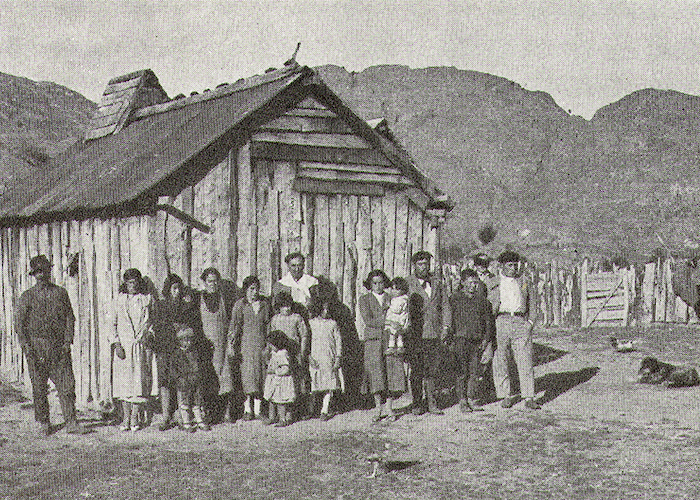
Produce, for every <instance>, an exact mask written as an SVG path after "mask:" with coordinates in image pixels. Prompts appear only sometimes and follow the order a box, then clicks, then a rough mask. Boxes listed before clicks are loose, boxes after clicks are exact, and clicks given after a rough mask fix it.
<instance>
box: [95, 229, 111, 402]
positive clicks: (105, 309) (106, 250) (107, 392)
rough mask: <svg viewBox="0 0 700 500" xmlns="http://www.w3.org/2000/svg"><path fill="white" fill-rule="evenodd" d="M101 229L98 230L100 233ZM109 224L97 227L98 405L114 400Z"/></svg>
mask: <svg viewBox="0 0 700 500" xmlns="http://www.w3.org/2000/svg"><path fill="white" fill-rule="evenodd" d="M98 228H99V230H98ZM111 228H112V223H111V221H110V220H103V221H101V222H100V223H99V225H98V226H96V227H95V229H96V231H95V254H96V257H97V259H96V262H95V274H96V276H97V283H96V290H97V294H96V296H97V308H98V320H97V342H98V369H97V380H98V396H97V399H96V401H98V402H100V403H103V404H106V403H108V402H110V401H111V399H112V384H111V366H110V365H111V354H112V349H111V345H110V339H111V337H112V332H111V328H112V324H113V323H112V316H111V305H112V273H111V263H112V255H111V254H112V249H111V241H112V238H111Z"/></svg>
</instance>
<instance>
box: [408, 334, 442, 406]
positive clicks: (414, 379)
mask: <svg viewBox="0 0 700 500" xmlns="http://www.w3.org/2000/svg"><path fill="white" fill-rule="evenodd" d="M441 349H442V342H441V341H440V339H415V340H413V342H411V345H410V348H409V349H408V351H407V353H406V357H407V360H408V363H409V365H410V366H411V377H410V379H411V394H412V395H413V403H414V404H415V405H419V404H422V403H421V402H422V401H423V398H424V397H425V396H426V395H427V396H428V397H430V396H432V394H424V393H423V380H424V379H425V380H426V386H427V387H426V392H428V393H430V392H431V391H432V390H434V386H435V382H434V381H435V378H436V377H437V375H438V371H439V370H440V365H441V357H442V352H441Z"/></svg>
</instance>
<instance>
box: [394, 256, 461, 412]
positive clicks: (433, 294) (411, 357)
mask: <svg viewBox="0 0 700 500" xmlns="http://www.w3.org/2000/svg"><path fill="white" fill-rule="evenodd" d="M432 257H433V256H432V255H431V254H430V252H425V251H420V252H416V253H415V254H414V255H413V257H411V262H412V264H413V272H414V274H413V275H412V276H409V277H408V278H406V281H407V282H408V317H409V326H408V331H407V332H406V333H407V335H406V338H405V339H404V345H405V348H406V358H407V360H408V362H409V365H410V367H411V393H412V395H413V413H414V414H415V415H422V414H423V413H425V410H426V404H425V401H424V396H425V399H427V409H428V411H429V412H430V413H433V414H437V415H441V414H442V411H440V409H439V408H438V407H437V404H436V401H435V378H436V376H437V374H438V371H439V369H440V364H441V359H442V350H443V346H442V342H443V341H446V340H448V333H449V330H450V327H451V324H452V315H451V312H450V303H449V301H448V296H447V291H446V290H445V288H444V286H443V285H442V283H441V282H440V280H439V279H437V278H436V277H434V276H432V275H431V274H430V259H432ZM424 383H425V388H424V387H423V384H424Z"/></svg>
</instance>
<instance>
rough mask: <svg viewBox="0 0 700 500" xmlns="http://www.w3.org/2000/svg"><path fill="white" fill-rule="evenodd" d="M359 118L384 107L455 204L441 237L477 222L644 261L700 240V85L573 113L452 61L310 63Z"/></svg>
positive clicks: (570, 253)
mask: <svg viewBox="0 0 700 500" xmlns="http://www.w3.org/2000/svg"><path fill="white" fill-rule="evenodd" d="M319 71H320V72H321V74H322V76H323V78H324V80H325V81H326V82H327V83H328V84H329V85H330V86H331V87H332V88H333V89H334V90H335V91H336V92H337V93H338V94H339V95H340V96H341V97H342V98H343V99H345V100H346V102H348V103H349V104H350V105H351V106H352V107H353V108H354V109H356V110H357V111H358V112H359V113H360V114H361V115H362V116H363V117H365V118H375V117H378V116H383V117H385V118H387V119H388V120H389V122H390V124H391V126H392V128H393V130H394V131H395V132H396V134H397V136H398V137H399V138H400V140H401V141H402V142H403V143H404V144H405V145H406V147H407V148H408V149H409V151H410V152H411V154H412V155H413V156H414V157H415V158H416V159H417V161H418V164H419V165H420V166H421V167H422V168H423V169H424V170H425V172H426V173H427V174H429V175H430V176H431V177H432V178H434V179H435V180H436V181H437V182H438V184H439V185H440V186H441V187H442V188H443V189H444V190H445V191H447V192H448V193H449V194H450V195H451V196H452V197H453V199H454V200H455V201H456V202H457V208H456V209H455V211H454V213H453V216H452V220H451V221H450V224H449V239H450V241H451V242H454V243H458V244H459V245H460V246H462V247H463V248H466V249H471V248H474V247H476V246H478V238H477V237H476V233H477V231H478V230H479V228H481V227H483V226H484V225H487V224H492V225H493V227H494V228H495V229H496V230H497V233H498V234H497V237H496V240H495V241H494V242H493V243H492V244H491V245H489V247H487V248H486V250H487V251H489V250H490V251H491V252H497V251H499V250H500V249H501V248H503V247H504V246H505V245H511V246H514V247H515V248H519V249H521V250H523V251H524V252H525V253H527V254H528V255H531V256H532V257H534V258H536V259H548V258H550V257H551V256H552V255H559V256H561V257H564V258H577V257H578V256H579V255H581V254H583V253H587V254H592V255H596V256H602V257H607V258H614V257H619V256H621V257H625V258H627V259H632V260H643V259H644V258H646V257H647V256H648V255H650V254H652V253H653V252H656V251H659V248H660V247H661V248H664V249H666V248H671V249H673V250H674V251H676V252H680V253H683V252H688V251H692V250H693V248H694V247H696V239H697V240H699V241H700V227H698V222H700V210H699V209H698V208H697V206H698V203H697V201H698V198H700V181H699V180H698V178H697V175H694V169H697V166H698V163H699V162H698V155H699V154H700V137H699V134H698V131H700V97H696V96H690V95H686V94H682V93H679V92H675V91H658V90H653V89H646V90H640V91H637V92H634V93H632V94H630V95H628V96H626V97H625V98H623V99H621V100H620V101H618V102H616V103H613V104H610V105H608V106H605V107H604V108H602V109H600V110H599V111H598V112H597V113H596V114H595V116H594V117H593V118H592V119H591V120H590V121H587V120H584V119H583V118H581V117H578V116H572V115H570V114H568V113H567V112H565V111H564V110H563V109H561V108H560V107H559V106H558V105H557V104H556V103H555V102H554V100H553V99H552V98H551V96H549V95H548V94H546V93H544V92H537V91H534V92H533V91H529V90H526V89H523V88H522V87H520V86H519V85H518V84H516V83H514V82H511V81H509V80H506V79H504V78H500V77H496V76H492V75H489V74H484V73H478V72H475V71H462V70H457V69H454V68H446V67H440V68H427V69H409V68H407V67H404V66H380V67H373V68H368V69H367V70H364V71H362V72H359V73H348V72H347V71H345V70H344V69H343V68H339V67H337V66H325V67H322V68H319Z"/></svg>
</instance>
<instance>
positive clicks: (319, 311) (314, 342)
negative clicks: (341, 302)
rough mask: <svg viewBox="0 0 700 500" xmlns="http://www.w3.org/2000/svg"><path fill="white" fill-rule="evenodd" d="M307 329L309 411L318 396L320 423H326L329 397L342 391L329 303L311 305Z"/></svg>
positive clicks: (335, 330) (336, 332) (320, 301)
mask: <svg viewBox="0 0 700 500" xmlns="http://www.w3.org/2000/svg"><path fill="white" fill-rule="evenodd" d="M309 314H310V316H311V320H309V326H310V328H311V353H310V355H309V375H310V376H311V397H312V402H311V405H312V407H314V406H315V404H316V400H317V398H318V397H319V395H321V394H322V395H323V407H322V408H321V420H323V421H326V420H329V419H330V418H331V417H330V414H329V409H330V403H331V395H332V394H333V391H337V390H341V391H342V390H343V385H344V381H343V374H342V371H341V370H340V355H341V341H340V329H339V328H338V324H337V323H336V322H335V321H334V320H333V319H331V317H330V300H329V299H327V298H319V299H318V300H316V302H315V303H312V304H311V307H310V310H309Z"/></svg>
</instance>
